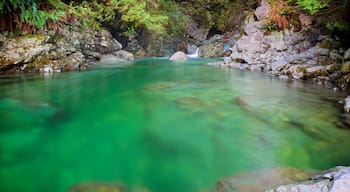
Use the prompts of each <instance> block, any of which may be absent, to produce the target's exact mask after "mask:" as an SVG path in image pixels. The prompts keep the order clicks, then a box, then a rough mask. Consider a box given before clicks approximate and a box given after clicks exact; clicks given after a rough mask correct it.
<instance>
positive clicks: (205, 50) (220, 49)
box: [199, 42, 224, 57]
mask: <svg viewBox="0 0 350 192" xmlns="http://www.w3.org/2000/svg"><path fill="white" fill-rule="evenodd" d="M199 49H200V51H199V56H201V57H221V56H222V55H223V53H224V44H223V43H219V42H214V43H211V44H207V45H202V46H200V48H199Z"/></svg>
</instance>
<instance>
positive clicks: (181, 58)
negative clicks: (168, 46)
mask: <svg viewBox="0 0 350 192" xmlns="http://www.w3.org/2000/svg"><path fill="white" fill-rule="evenodd" d="M169 60H171V61H178V62H183V61H186V60H187V56H186V54H185V53H184V52H182V51H178V52H176V53H174V54H173V55H172V56H171V57H169Z"/></svg>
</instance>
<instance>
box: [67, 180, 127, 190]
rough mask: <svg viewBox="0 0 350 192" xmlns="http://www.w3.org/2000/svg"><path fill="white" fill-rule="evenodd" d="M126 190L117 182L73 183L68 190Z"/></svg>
mask: <svg viewBox="0 0 350 192" xmlns="http://www.w3.org/2000/svg"><path fill="white" fill-rule="evenodd" d="M102 191H103V192H126V191H128V190H127V188H126V187H125V186H124V185H123V184H121V183H117V182H114V183H113V182H110V183H107V182H86V183H80V184H76V185H73V186H72V187H70V188H69V189H68V192H102Z"/></svg>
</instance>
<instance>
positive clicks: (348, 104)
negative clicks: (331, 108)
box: [344, 95, 350, 113]
mask: <svg viewBox="0 0 350 192" xmlns="http://www.w3.org/2000/svg"><path fill="white" fill-rule="evenodd" d="M344 110H345V112H347V113H350V95H349V96H347V97H346V98H345V104H344Z"/></svg>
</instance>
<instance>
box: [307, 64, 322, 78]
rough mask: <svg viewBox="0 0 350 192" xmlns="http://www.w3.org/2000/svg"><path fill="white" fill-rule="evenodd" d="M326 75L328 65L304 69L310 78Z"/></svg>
mask: <svg viewBox="0 0 350 192" xmlns="http://www.w3.org/2000/svg"><path fill="white" fill-rule="evenodd" d="M324 75H327V66H313V67H308V68H306V69H305V71H304V76H305V77H306V78H308V79H309V78H313V77H316V76H324Z"/></svg>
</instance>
